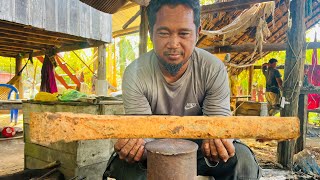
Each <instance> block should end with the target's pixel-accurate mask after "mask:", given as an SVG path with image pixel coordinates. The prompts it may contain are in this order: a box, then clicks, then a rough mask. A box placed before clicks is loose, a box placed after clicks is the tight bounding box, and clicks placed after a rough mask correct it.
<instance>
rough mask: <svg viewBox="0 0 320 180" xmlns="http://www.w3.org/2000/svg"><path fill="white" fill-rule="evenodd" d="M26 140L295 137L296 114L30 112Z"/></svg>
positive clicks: (280, 138)
mask: <svg viewBox="0 0 320 180" xmlns="http://www.w3.org/2000/svg"><path fill="white" fill-rule="evenodd" d="M30 117H31V118H30V139H31V141H32V142H34V143H37V144H43V145H47V144H49V143H53V142H57V141H65V142H70V141H77V140H95V139H108V138H188V139H209V138H213V139H217V138H240V139H243V138H256V139H270V140H271V139H272V140H286V139H295V138H297V137H298V136H299V131H300V128H299V120H298V118H296V117H256V116H230V117H218V116H211V117H208V116H153V115H152V116H123V115H122V116H116V115H89V114H73V113H48V112H45V113H31V114H30Z"/></svg>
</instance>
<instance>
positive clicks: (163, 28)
mask: <svg viewBox="0 0 320 180" xmlns="http://www.w3.org/2000/svg"><path fill="white" fill-rule="evenodd" d="M161 30H166V31H170V29H169V28H168V27H165V26H160V27H158V28H157V31H161Z"/></svg>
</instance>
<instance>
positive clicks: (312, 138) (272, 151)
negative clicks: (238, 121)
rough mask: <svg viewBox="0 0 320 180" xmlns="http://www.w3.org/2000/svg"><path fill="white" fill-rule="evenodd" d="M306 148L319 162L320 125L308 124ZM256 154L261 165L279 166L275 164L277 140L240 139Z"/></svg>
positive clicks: (319, 162)
mask: <svg viewBox="0 0 320 180" xmlns="http://www.w3.org/2000/svg"><path fill="white" fill-rule="evenodd" d="M306 139H307V141H306V149H308V150H310V151H311V152H312V153H313V154H314V155H315V157H316V160H317V163H318V164H320V126H314V125H309V126H308V132H307V138H306ZM242 141H243V142H245V143H246V144H247V145H248V146H250V147H251V149H252V150H253V151H254V153H255V154H256V157H257V159H258V160H259V162H260V164H261V166H263V167H265V168H268V167H271V168H274V167H279V164H277V163H276V162H277V159H276V158H277V157H276V154H277V141H267V142H263V143H260V142H257V141H256V140H254V139H246V140H242Z"/></svg>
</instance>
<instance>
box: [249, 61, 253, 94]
mask: <svg viewBox="0 0 320 180" xmlns="http://www.w3.org/2000/svg"><path fill="white" fill-rule="evenodd" d="M253 74H254V66H250V67H249V83H248V95H251V93H252V81H253Z"/></svg>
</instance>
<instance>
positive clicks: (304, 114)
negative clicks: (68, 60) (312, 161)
mask: <svg viewBox="0 0 320 180" xmlns="http://www.w3.org/2000/svg"><path fill="white" fill-rule="evenodd" d="M298 117H299V119H300V122H301V123H300V137H299V138H298V139H297V142H296V147H295V152H294V153H295V154H296V153H299V152H300V151H302V150H304V148H305V147H306V141H305V140H306V135H307V126H308V95H307V94H300V95H299V105H298Z"/></svg>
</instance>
